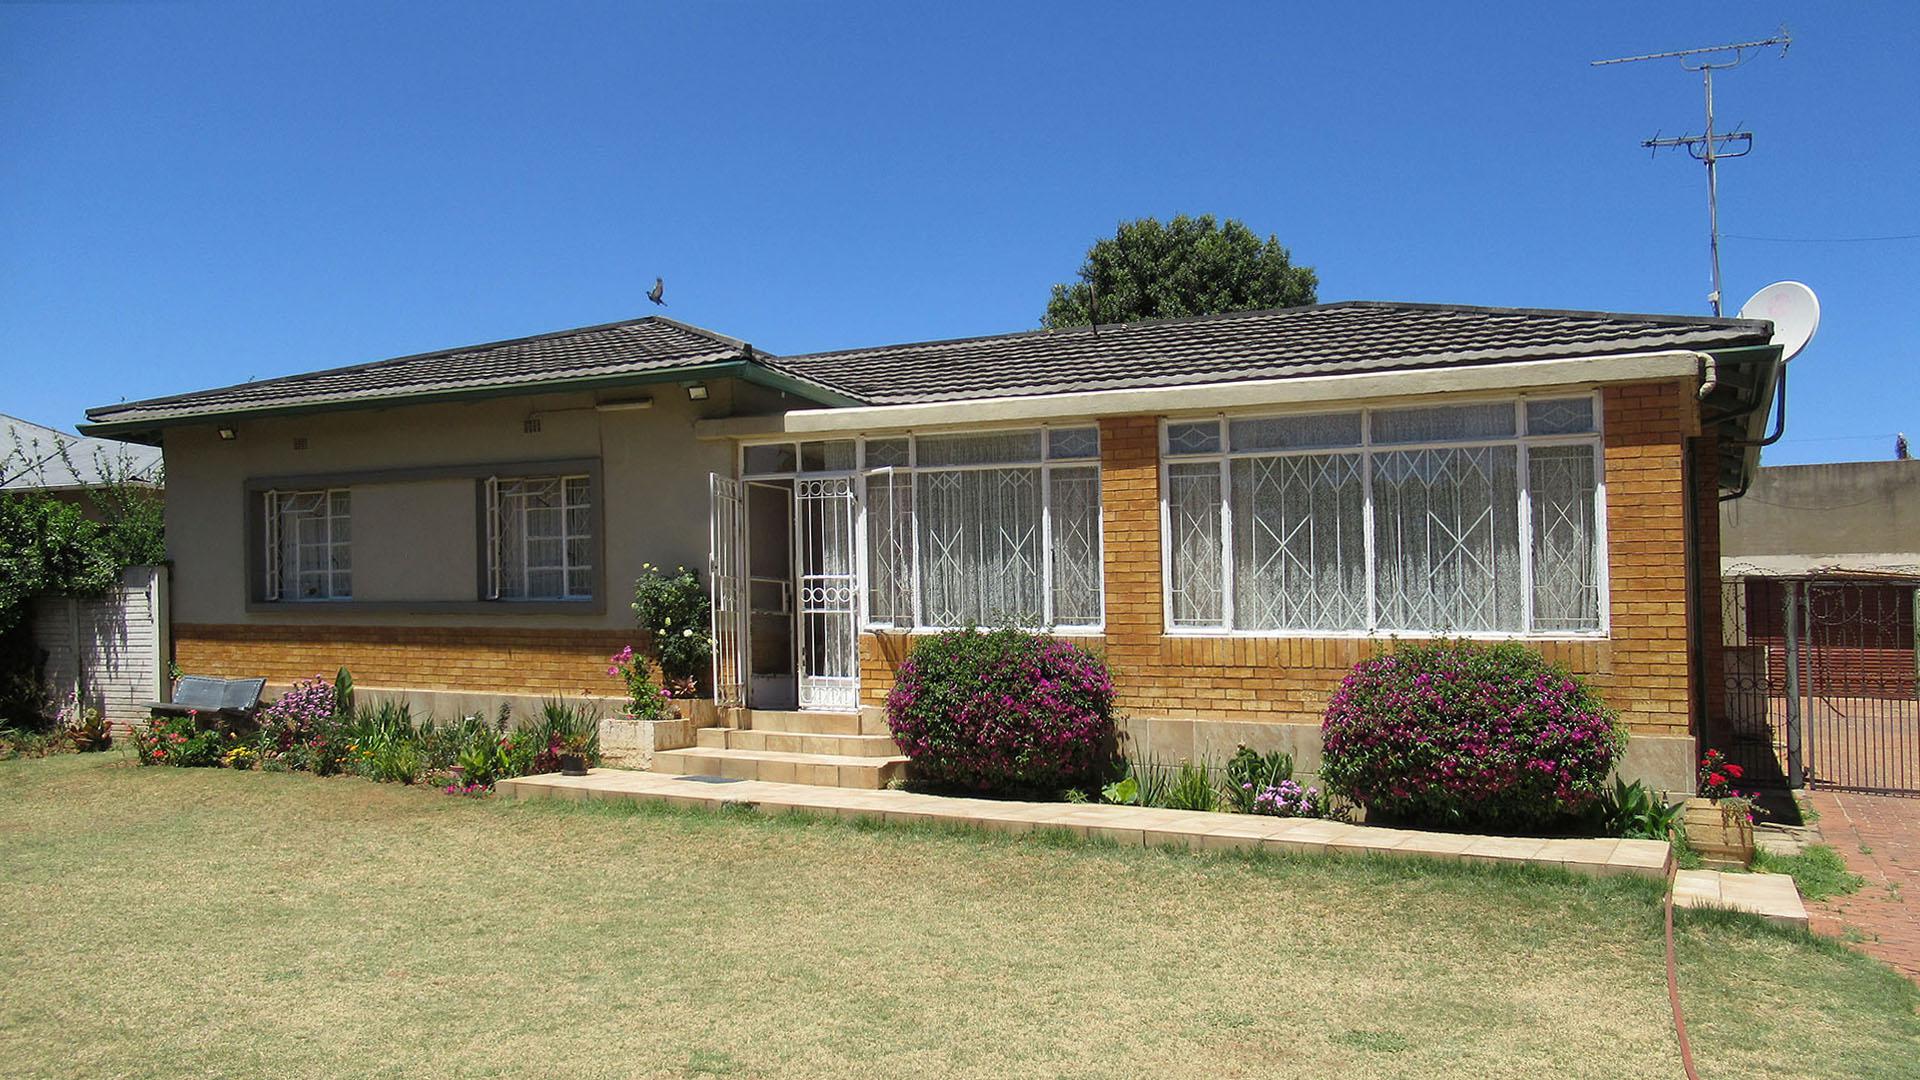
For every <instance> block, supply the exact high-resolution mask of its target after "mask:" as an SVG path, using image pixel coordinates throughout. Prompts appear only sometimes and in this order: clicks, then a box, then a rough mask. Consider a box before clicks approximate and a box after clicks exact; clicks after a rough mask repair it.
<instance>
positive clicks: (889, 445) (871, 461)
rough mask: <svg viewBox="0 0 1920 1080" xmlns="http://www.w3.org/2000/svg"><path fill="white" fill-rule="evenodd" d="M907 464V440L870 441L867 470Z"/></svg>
mask: <svg viewBox="0 0 1920 1080" xmlns="http://www.w3.org/2000/svg"><path fill="white" fill-rule="evenodd" d="M906 463H907V440H905V439H868V440H867V468H869V469H878V468H884V467H886V466H888V465H905V464H906Z"/></svg>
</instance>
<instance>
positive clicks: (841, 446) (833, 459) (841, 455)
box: [800, 439, 853, 472]
mask: <svg viewBox="0 0 1920 1080" xmlns="http://www.w3.org/2000/svg"><path fill="white" fill-rule="evenodd" d="M851 468H853V440H852V439H835V440H833V441H832V442H810V443H801V444H800V471H801V472H839V471H841V470H843V469H851Z"/></svg>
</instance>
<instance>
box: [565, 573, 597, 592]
mask: <svg viewBox="0 0 1920 1080" xmlns="http://www.w3.org/2000/svg"><path fill="white" fill-rule="evenodd" d="M567 595H568V596H570V597H580V596H592V595H593V571H592V570H586V569H578V568H575V569H570V570H568V571H567Z"/></svg>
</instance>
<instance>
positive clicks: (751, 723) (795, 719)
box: [744, 709, 860, 735]
mask: <svg viewBox="0 0 1920 1080" xmlns="http://www.w3.org/2000/svg"><path fill="white" fill-rule="evenodd" d="M744 726H745V727H747V728H750V729H752V730H754V731H784V732H787V733H789V734H794V735H858V734H860V714H859V713H857V712H811V711H794V712H779V711H775V710H772V709H754V710H753V711H751V712H750V713H748V714H747V719H746V724H745V725H744Z"/></svg>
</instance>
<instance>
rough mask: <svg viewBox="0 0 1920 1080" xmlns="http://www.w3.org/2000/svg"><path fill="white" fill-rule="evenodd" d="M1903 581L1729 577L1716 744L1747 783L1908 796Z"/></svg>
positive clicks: (1918, 599) (1913, 612) (1909, 662)
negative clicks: (1805, 786)
mask: <svg viewBox="0 0 1920 1080" xmlns="http://www.w3.org/2000/svg"><path fill="white" fill-rule="evenodd" d="M1916 584H1917V583H1916V582H1915V581H1914V580H1913V579H1899V578H1874V577H1863V576H1854V577H1845V576H1814V577H1798V578H1784V577H1766V576H1761V575H1746V576H1740V577H1729V578H1726V579H1724V580H1723V581H1722V583H1721V601H1722V608H1721V616H1722V624H1723V627H1724V634H1725V636H1724V638H1723V644H1724V647H1723V651H1722V654H1721V655H1722V670H1723V674H1724V676H1725V681H1726V686H1725V691H1726V692H1725V697H1724V698H1723V701H1722V705H1723V708H1722V710H1721V715H1720V717H1719V719H1720V720H1721V723H1720V724H1719V725H1718V728H1717V730H1710V731H1709V734H1708V739H1707V745H1710V746H1716V747H1718V748H1719V749H1721V750H1723V751H1724V752H1726V753H1727V755H1728V757H1729V758H1731V759H1732V760H1733V761H1735V762H1736V763H1738V764H1739V765H1740V766H1741V767H1742V768H1743V769H1745V770H1746V773H1747V776H1748V778H1749V782H1750V784H1751V785H1752V786H1756V787H1768V786H1782V787H1800V786H1803V785H1813V786H1817V787H1832V788H1844V789H1849V790H1856V791H1872V792H1887V793H1901V794H1920V685H1917V684H1920V678H1917V675H1920V672H1917V671H1916V666H1915V665H1916V649H1915V642H1916V616H1920V607H1917V605H1920V590H1916Z"/></svg>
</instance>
